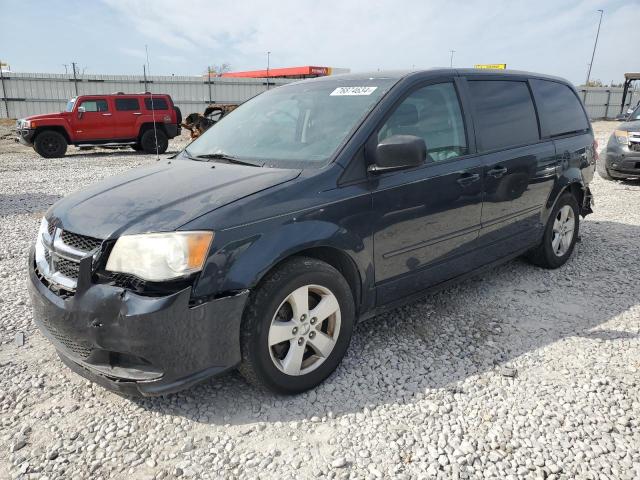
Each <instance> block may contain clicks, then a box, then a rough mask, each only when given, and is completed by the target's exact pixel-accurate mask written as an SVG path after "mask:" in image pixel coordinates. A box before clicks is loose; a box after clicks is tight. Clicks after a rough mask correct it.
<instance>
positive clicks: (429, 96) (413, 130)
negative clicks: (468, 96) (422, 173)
mask: <svg viewBox="0 0 640 480" xmlns="http://www.w3.org/2000/svg"><path fill="white" fill-rule="evenodd" d="M392 135H415V136H416V137H420V138H422V139H423V140H424V142H425V143H426V144H427V156H428V158H429V159H430V160H431V161H434V162H442V161H444V160H449V159H450V158H455V157H460V156H462V155H466V154H467V153H469V149H468V146H467V140H466V135H465V131H464V121H463V119H462V111H461V109H460V102H459V101H458V95H457V94H456V89H455V87H454V85H453V83H452V82H447V83H438V84H435V85H428V86H426V87H423V88H420V89H418V90H416V91H415V92H413V93H412V94H411V95H409V96H408V97H407V98H405V99H404V100H403V102H402V103H401V104H400V105H398V107H397V108H396V110H395V111H394V112H393V113H392V114H391V116H390V117H389V118H388V119H387V121H386V122H385V124H384V125H383V126H382V128H381V129H380V131H379V132H378V143H380V142H381V141H382V140H384V139H385V138H388V137H390V136H392Z"/></svg>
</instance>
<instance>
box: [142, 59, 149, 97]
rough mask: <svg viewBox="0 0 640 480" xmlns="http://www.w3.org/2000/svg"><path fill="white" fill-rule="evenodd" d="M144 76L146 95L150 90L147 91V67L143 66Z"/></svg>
mask: <svg viewBox="0 0 640 480" xmlns="http://www.w3.org/2000/svg"><path fill="white" fill-rule="evenodd" d="M142 76H143V77H144V93H147V92H148V91H149V90H148V89H147V66H146V65H145V64H144V63H143V64H142Z"/></svg>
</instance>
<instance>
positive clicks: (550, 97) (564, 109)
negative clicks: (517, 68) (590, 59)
mask: <svg viewBox="0 0 640 480" xmlns="http://www.w3.org/2000/svg"><path fill="white" fill-rule="evenodd" d="M531 88H532V89H533V95H534V96H535V98H536V105H537V106H538V113H539V114H540V125H541V127H542V131H543V133H544V134H545V136H550V137H554V136H558V135H563V134H565V133H571V132H579V131H583V130H587V129H588V128H589V121H588V120H587V117H586V115H585V113H584V110H583V108H582V105H581V104H580V100H579V99H578V97H576V94H575V93H574V92H573V90H572V89H571V88H569V87H568V86H566V85H563V84H562V83H557V82H550V81H547V80H531Z"/></svg>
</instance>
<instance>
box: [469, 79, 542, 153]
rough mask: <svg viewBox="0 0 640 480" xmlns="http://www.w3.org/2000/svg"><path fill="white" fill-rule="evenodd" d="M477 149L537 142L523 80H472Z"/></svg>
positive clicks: (531, 101) (535, 120)
mask: <svg viewBox="0 0 640 480" xmlns="http://www.w3.org/2000/svg"><path fill="white" fill-rule="evenodd" d="M469 89H470V91H471V97H472V99H473V104H474V107H475V125H476V132H477V134H478V136H479V144H480V149H481V150H483V151H486V150H495V149H500V148H507V147H514V146H516V145H523V144H527V143H534V142H537V141H538V140H539V139H540V137H539V133H538V119H537V117H536V110H535V108H534V107H533V100H532V99H531V93H530V92H529V87H528V86H527V84H526V83H525V82H513V81H502V80H472V81H470V82H469Z"/></svg>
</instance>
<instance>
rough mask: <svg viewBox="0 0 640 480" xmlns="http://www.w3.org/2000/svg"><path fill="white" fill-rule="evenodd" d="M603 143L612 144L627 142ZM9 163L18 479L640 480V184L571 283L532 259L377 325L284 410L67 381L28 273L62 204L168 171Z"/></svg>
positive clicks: (85, 155)
mask: <svg viewBox="0 0 640 480" xmlns="http://www.w3.org/2000/svg"><path fill="white" fill-rule="evenodd" d="M596 126H597V131H598V136H599V137H600V144H601V145H603V144H604V143H605V139H606V137H607V135H608V133H609V132H611V131H612V130H613V128H614V127H615V123H599V124H597V125H596ZM3 145H4V146H3V147H1V148H0V279H1V282H0V332H1V342H2V343H1V344H0V478H41V479H45V478H49V479H54V478H64V479H71V478H74V479H75V478H118V479H127V480H129V479H138V478H140V479H153V478H156V479H161V478H176V477H180V478H185V477H186V478H197V479H201V478H202V479H206V478H211V479H217V478H279V479H287V478H316V477H318V478H340V479H342V478H372V479H375V478H398V479H401V478H435V477H439V478H499V479H512V478H566V479H574V478H585V479H595V478H611V479H635V478H639V477H640V420H639V419H638V417H639V414H640V380H639V375H640V339H639V334H640V305H639V303H640V302H639V295H638V291H639V290H638V286H639V285H640V260H639V258H640V257H639V255H638V252H639V251H640V183H639V182H605V181H603V180H602V179H600V178H597V179H596V180H595V182H594V183H593V191H594V194H595V197H596V207H595V212H596V213H595V214H594V215H592V216H589V217H588V219H587V220H586V221H584V222H583V223H582V230H581V239H582V241H581V243H579V244H578V245H577V248H576V251H575V252H574V256H573V259H572V260H571V261H570V262H569V263H568V264H567V265H566V266H564V267H563V268H561V269H559V270H555V271H545V270H541V269H538V268H535V267H533V266H531V265H529V264H527V263H525V262H524V261H520V260H516V261H513V262H510V263H508V264H506V265H504V266H502V267H499V268H497V269H495V270H493V271H490V272H488V273H485V274H483V275H481V276H478V277H477V278H474V279H472V280H469V281H467V282H465V283H463V284H461V285H458V286H455V287H453V288H449V289H447V290H445V291H442V292H440V293H438V294H435V295H431V296H428V297H426V298H425V299H423V300H421V301H418V302H416V303H414V304H412V305H409V306H405V307H403V308H399V309H397V310H394V311H392V312H390V313H388V314H386V315H382V316H379V317H376V318H375V319H373V320H371V321H369V322H366V323H364V324H361V325H360V326H359V327H358V328H357V329H356V332H355V335H354V338H353V342H352V345H351V348H350V351H349V353H348V355H347V357H346V359H345V361H344V362H343V363H342V365H341V366H340V367H339V368H338V370H337V372H336V373H335V374H334V375H333V376H332V377H331V378H330V379H329V380H328V381H327V382H325V383H324V384H323V385H321V386H320V387H319V388H317V389H316V390H314V391H311V392H308V393H305V394H303V395H300V396H297V397H289V398H286V397H279V396H274V395H271V394H268V393H264V392H261V391H257V390H256V389H254V388H252V387H251V386H249V385H247V384H246V383H245V382H244V381H243V380H242V378H241V377H240V376H239V375H237V374H235V373H234V374H229V375H226V376H224V377H223V378H220V379H217V380H212V381H210V382H207V383H205V384H202V385H200V386H197V387H195V388H192V389H190V390H188V391H186V392H183V393H180V394H177V395H173V396H169V397H166V398H156V399H142V400H140V399H138V400H131V399H127V398H123V397H120V396H118V395H115V394H113V393H110V392H108V391H106V390H104V389H102V388H101V387H99V386H96V385H93V384H90V383H89V382H87V381H85V380H83V379H82V378H80V377H78V376H77V375H75V374H73V373H71V372H70V371H68V370H67V369H66V368H65V367H63V365H62V364H61V362H60V361H59V360H58V358H57V357H56V355H55V352H54V349H53V347H52V346H51V345H50V344H48V343H47V342H46V341H45V340H44V339H43V337H42V336H41V335H40V334H39V333H38V332H37V331H36V330H35V328H34V326H33V323H32V320H31V313H30V307H29V302H28V298H27V293H26V290H25V277H26V259H25V258H26V254H27V250H28V247H29V244H30V243H31V241H32V238H33V237H34V235H35V232H36V229H37V225H38V221H39V218H40V217H41V216H42V214H43V212H44V211H45V210H46V209H47V207H48V206H49V205H50V204H51V203H53V202H54V201H56V200H57V199H58V198H60V197H61V196H62V195H66V194H68V193H71V192H73V191H76V190H78V189H81V188H83V187H85V186H87V185H89V184H91V183H93V182H95V181H98V180H100V179H101V178H104V177H107V176H109V175H113V174H116V173H119V172H122V171H124V170H127V169H129V168H132V167H135V166H138V165H144V164H149V163H152V162H154V161H155V160H154V159H153V158H151V157H147V156H144V155H138V154H130V153H129V152H107V153H104V151H92V152H77V151H73V152H71V153H72V155H69V156H67V157H66V158H64V159H61V160H43V159H41V158H39V157H37V156H36V155H35V154H34V153H33V152H32V151H30V150H28V149H23V148H22V147H17V146H14V145H7V144H6V143H5V144H3ZM174 146H175V145H174ZM71 150H73V149H71ZM71 150H70V151H71ZM18 331H21V332H24V334H25V344H24V345H23V346H17V345H16V343H15V341H14V337H15V334H16V332H18Z"/></svg>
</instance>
